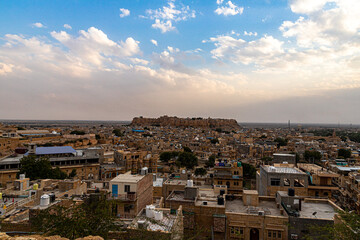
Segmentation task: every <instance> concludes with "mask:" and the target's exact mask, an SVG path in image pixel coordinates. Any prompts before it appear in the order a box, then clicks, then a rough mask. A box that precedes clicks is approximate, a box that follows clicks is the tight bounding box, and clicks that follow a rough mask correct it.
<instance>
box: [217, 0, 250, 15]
mask: <svg viewBox="0 0 360 240" xmlns="http://www.w3.org/2000/svg"><path fill="white" fill-rule="evenodd" d="M217 4H218V5H219V6H218V8H217V9H216V10H215V13H216V14H217V15H224V16H229V15H231V16H234V15H237V14H239V15H241V14H242V13H243V11H244V8H243V7H238V6H236V5H235V4H234V3H232V2H231V1H228V2H227V3H226V4H225V5H222V6H221V4H223V1H217Z"/></svg>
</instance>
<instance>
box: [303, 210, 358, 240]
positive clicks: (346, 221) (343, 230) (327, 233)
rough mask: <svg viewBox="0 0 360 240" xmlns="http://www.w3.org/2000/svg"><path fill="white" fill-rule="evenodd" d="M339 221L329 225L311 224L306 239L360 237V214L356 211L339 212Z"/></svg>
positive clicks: (343, 239)
mask: <svg viewBox="0 0 360 240" xmlns="http://www.w3.org/2000/svg"><path fill="white" fill-rule="evenodd" d="M338 216H339V221H336V223H335V224H328V225H324V226H321V225H310V226H309V232H310V234H308V235H306V236H305V239H306V240H354V239H360V216H359V215H358V214H356V213H355V212H347V211H345V212H344V211H340V212H338Z"/></svg>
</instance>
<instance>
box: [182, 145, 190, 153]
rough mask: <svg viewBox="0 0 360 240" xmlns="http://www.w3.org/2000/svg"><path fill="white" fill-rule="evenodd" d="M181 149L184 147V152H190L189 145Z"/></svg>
mask: <svg viewBox="0 0 360 240" xmlns="http://www.w3.org/2000/svg"><path fill="white" fill-rule="evenodd" d="M183 149H184V152H190V153H191V152H192V151H191V149H190V148H189V147H186V146H185V147H183Z"/></svg>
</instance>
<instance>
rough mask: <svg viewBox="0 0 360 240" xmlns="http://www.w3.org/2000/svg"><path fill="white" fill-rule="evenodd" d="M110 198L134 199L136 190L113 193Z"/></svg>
mask: <svg viewBox="0 0 360 240" xmlns="http://www.w3.org/2000/svg"><path fill="white" fill-rule="evenodd" d="M112 199H116V200H121V201H135V200H136V192H128V193H126V194H113V195H112Z"/></svg>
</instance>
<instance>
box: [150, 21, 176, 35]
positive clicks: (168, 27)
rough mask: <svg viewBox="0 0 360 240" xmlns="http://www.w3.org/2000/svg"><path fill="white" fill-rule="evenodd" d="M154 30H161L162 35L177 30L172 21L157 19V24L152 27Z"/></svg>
mask: <svg viewBox="0 0 360 240" xmlns="http://www.w3.org/2000/svg"><path fill="white" fill-rule="evenodd" d="M151 27H152V28H155V29H160V31H161V32H162V33H166V32H169V31H172V30H175V29H176V28H175V27H174V26H173V25H172V23H171V21H170V20H167V21H161V20H160V19H155V23H154V24H152V25H151Z"/></svg>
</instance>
